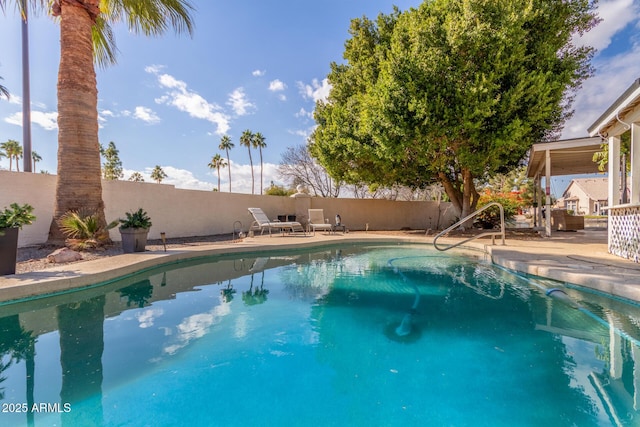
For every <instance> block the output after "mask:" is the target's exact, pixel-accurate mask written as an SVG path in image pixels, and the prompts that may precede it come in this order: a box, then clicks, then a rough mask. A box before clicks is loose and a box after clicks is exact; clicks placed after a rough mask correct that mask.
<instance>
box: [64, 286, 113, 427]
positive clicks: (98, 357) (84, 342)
mask: <svg viewBox="0 0 640 427" xmlns="http://www.w3.org/2000/svg"><path fill="white" fill-rule="evenodd" d="M104 305H105V296H104V295H100V296H98V297H95V298H91V299H88V300H84V301H81V302H74V303H71V304H64V305H59V306H58V307H57V312H58V313H57V314H58V329H59V331H60V366H61V367H62V390H61V391H60V400H61V404H63V405H64V404H65V403H69V404H70V405H71V408H72V410H71V411H70V412H63V413H62V414H61V415H62V425H65V426H74V427H75V426H94V425H102V423H103V416H102V353H103V351H104V333H103V325H104ZM87 398H89V399H91V400H92V405H93V408H95V410H91V411H82V410H75V411H74V410H73V407H74V404H75V403H79V402H81V401H83V400H86V399H87Z"/></svg>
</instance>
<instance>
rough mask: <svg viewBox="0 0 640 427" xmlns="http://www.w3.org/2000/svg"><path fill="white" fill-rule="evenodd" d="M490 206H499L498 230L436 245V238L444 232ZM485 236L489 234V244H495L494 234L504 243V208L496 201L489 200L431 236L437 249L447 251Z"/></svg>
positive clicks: (444, 233) (446, 232)
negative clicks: (450, 243) (449, 243)
mask: <svg viewBox="0 0 640 427" xmlns="http://www.w3.org/2000/svg"><path fill="white" fill-rule="evenodd" d="M491 206H498V207H499V208H500V231H499V232H497V231H487V232H484V233H480V234H478V235H476V236H471V237H469V238H468V239H465V240H462V241H461V242H456V243H454V244H452V245H448V246H442V247H439V246H438V243H437V241H438V239H439V238H440V237H442V236H444V235H446V234H448V233H449V232H450V231H451V230H453V229H454V228H456V227H459V226H460V224H464V223H465V222H467V221H468V220H470V219H471V218H473V217H474V216H476V215H478V214H479V213H480V212H483V211H485V210H487V209H488V208H490V207H491ZM486 236H491V244H492V245H495V244H496V236H501V237H502V244H503V245H504V244H505V243H504V236H505V232H504V208H503V207H502V205H501V204H500V203H498V202H491V203H489V204H486V205H484V206H483V207H481V208H480V209H478V210H477V211H475V212H473V213H471V214H470V215H467V216H466V217H464V218H462V219H461V220H460V221H458V222H456V223H455V224H453V225H452V226H451V227H449V228H447V229H446V230H442V231H441V232H440V233H438V234H437V235H436V237H434V238H433V247H434V248H436V249H437V250H439V251H443V252H444V251H448V250H449V249H452V248H455V247H457V246H460V245H462V244H464V243H467V242H470V241H471V240H475V239H479V238H480V237H486Z"/></svg>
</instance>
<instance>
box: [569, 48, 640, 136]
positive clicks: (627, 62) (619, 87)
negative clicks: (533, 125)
mask: <svg viewBox="0 0 640 427" xmlns="http://www.w3.org/2000/svg"><path fill="white" fill-rule="evenodd" d="M639 62H640V46H635V47H634V48H633V49H632V50H631V51H628V52H624V53H621V54H619V55H617V56H615V57H610V58H606V59H605V60H596V61H595V63H594V66H595V68H596V75H595V76H593V77H591V78H590V79H588V80H587V81H586V82H584V83H583V85H582V88H581V89H580V90H579V91H578V93H577V94H576V98H575V101H574V103H573V108H574V109H575V111H576V112H575V115H574V117H573V118H572V119H571V120H569V121H568V122H567V123H566V125H565V127H564V131H563V133H562V137H563V138H576V137H582V136H586V135H587V129H588V128H589V126H591V125H592V124H593V122H595V121H596V120H597V119H598V117H600V115H601V114H602V113H604V112H605V110H606V109H607V108H609V106H611V105H612V104H613V102H614V101H615V100H616V99H617V98H618V97H619V96H620V95H622V93H623V92H624V91H625V90H626V89H627V88H628V87H629V86H631V84H632V83H633V82H634V81H635V80H636V79H637V78H638V67H637V64H638V63H639Z"/></svg>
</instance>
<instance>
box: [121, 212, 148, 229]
mask: <svg viewBox="0 0 640 427" xmlns="http://www.w3.org/2000/svg"><path fill="white" fill-rule="evenodd" d="M125 215H126V216H127V217H126V218H125V219H120V220H119V221H120V228H151V218H149V215H147V212H145V211H144V210H142V208H140V209H138V210H137V211H135V212H127V213H126V214H125Z"/></svg>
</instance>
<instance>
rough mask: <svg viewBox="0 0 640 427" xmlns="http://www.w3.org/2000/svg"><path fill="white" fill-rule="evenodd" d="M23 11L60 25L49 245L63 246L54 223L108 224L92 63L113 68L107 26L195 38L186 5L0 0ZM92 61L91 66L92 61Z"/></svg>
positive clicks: (173, 0)
mask: <svg viewBox="0 0 640 427" xmlns="http://www.w3.org/2000/svg"><path fill="white" fill-rule="evenodd" d="M10 3H13V4H15V5H16V6H17V8H18V9H19V10H20V11H21V12H22V11H23V10H24V8H25V7H26V5H29V7H31V8H33V10H34V12H38V11H42V10H44V11H45V12H47V13H50V14H51V15H52V16H54V17H55V18H56V19H58V22H59V23H60V67H59V69H58V179H57V184H56V196H55V206H54V214H53V220H52V222H51V227H50V230H49V241H50V242H52V243H53V242H60V241H64V235H63V234H62V233H61V232H60V229H59V228H58V225H57V224H58V219H59V218H60V217H61V216H62V215H63V214H64V213H65V212H68V211H71V210H80V209H82V208H84V209H86V210H88V211H92V212H96V213H97V215H98V218H99V221H100V222H101V223H102V224H103V225H106V221H105V216H104V202H103V200H102V184H101V181H100V179H101V171H100V151H99V146H98V108H97V106H98V91H97V82H96V72H95V64H97V65H99V66H106V65H109V64H113V63H115V55H116V52H117V48H116V45H115V39H114V37H113V31H112V29H111V26H110V24H115V23H120V22H122V23H125V25H128V27H129V30H130V32H133V33H142V34H144V35H161V34H163V33H164V32H165V31H166V30H167V29H169V28H171V27H173V29H174V30H175V31H176V32H177V33H183V32H187V33H189V34H193V18H192V16H191V12H192V10H193V6H192V5H191V4H190V3H189V0H138V1H121V0H74V1H69V0H55V1H49V0H31V1H24V0H0V9H2V10H3V11H4V9H5V7H6V6H7V5H8V4H10ZM94 61H95V62H94Z"/></svg>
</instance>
